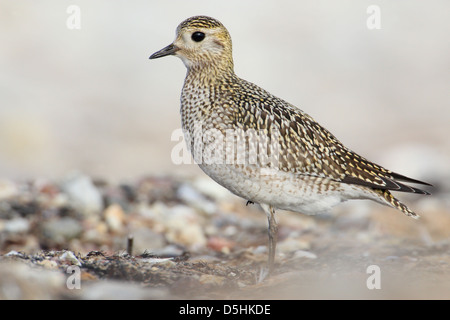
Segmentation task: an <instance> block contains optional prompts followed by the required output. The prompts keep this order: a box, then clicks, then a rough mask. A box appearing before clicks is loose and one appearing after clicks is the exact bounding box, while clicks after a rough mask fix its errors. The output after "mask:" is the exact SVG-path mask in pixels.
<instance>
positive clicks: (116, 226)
mask: <svg viewBox="0 0 450 320" xmlns="http://www.w3.org/2000/svg"><path fill="white" fill-rule="evenodd" d="M103 216H104V218H105V222H106V225H107V226H108V228H109V230H111V231H112V232H120V231H122V230H123V228H124V225H125V221H126V216H125V213H124V212H123V209H122V207H121V206H120V205H118V204H112V205H110V206H109V207H108V208H106V209H105V211H104V213H103Z"/></svg>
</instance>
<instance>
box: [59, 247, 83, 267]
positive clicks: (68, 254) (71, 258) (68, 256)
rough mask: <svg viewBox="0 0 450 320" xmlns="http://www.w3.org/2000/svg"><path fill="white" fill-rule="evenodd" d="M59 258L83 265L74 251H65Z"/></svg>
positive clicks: (76, 264)
mask: <svg viewBox="0 0 450 320" xmlns="http://www.w3.org/2000/svg"><path fill="white" fill-rule="evenodd" d="M59 260H61V261H65V262H70V264H72V265H75V266H80V267H81V262H80V261H79V260H78V259H77V257H76V256H75V254H74V253H73V252H72V251H64V253H63V254H62V255H61V256H60V257H59Z"/></svg>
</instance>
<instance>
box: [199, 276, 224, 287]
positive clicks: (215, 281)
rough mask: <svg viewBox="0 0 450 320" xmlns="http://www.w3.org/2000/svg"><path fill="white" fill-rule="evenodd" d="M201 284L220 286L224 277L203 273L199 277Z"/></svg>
mask: <svg viewBox="0 0 450 320" xmlns="http://www.w3.org/2000/svg"><path fill="white" fill-rule="evenodd" d="M199 282H200V283H201V284H210V285H215V286H220V285H222V284H223V283H224V282H225V278H224V277H221V276H215V275H212V274H203V275H201V276H200V278H199Z"/></svg>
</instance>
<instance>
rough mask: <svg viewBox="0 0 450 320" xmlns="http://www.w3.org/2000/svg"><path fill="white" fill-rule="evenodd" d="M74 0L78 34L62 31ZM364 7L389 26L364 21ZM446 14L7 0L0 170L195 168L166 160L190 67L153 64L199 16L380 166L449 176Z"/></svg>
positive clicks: (252, 70)
mask: <svg viewBox="0 0 450 320" xmlns="http://www.w3.org/2000/svg"><path fill="white" fill-rule="evenodd" d="M69 5H78V6H79V8H80V9H81V29H80V30H70V29H68V28H67V27H66V20H67V18H68V17H69V14H68V13H67V12H66V9H67V7H68V6H69ZM369 5H378V6H379V7H380V9H381V30H369V29H368V28H367V26H366V20H367V18H368V17H369V15H368V14H367V12H366V10H367V7H368V6H369ZM449 12H450V3H449V2H448V1H446V0H442V1H438V0H433V1H419V0H417V1H378V0H377V1H334V0H327V1H325V0H323V1H317V0H314V1H313V0H311V1H289V2H288V1H268V0H266V1H261V0H258V1H221V2H218V1H149V0H146V1H107V0H103V1H87V0H86V1H81V0H74V1H61V0H58V1H56V0H54V1H49V0H47V1H44V0H42V1H5V0H2V1H0V43H1V50H0V178H13V179H23V178H26V179H28V178H30V179H32V178H37V177H48V178H60V177H62V176H65V175H67V174H68V173H69V172H71V171H73V170H78V171H82V172H85V173H87V174H89V175H93V176H95V177H101V178H104V179H106V180H123V179H129V178H134V177H138V176H142V175H147V174H177V175H195V174H200V170H199V169H198V168H197V167H196V166H195V165H181V166H177V165H174V164H173V163H172V161H171V157H170V156H171V150H172V148H173V147H174V146H175V145H176V144H177V142H176V141H175V142H174V141H171V139H170V136H171V134H172V132H173V131H174V130H175V129H177V128H179V127H180V116H179V96H180V91H181V87H182V84H183V79H184V76H185V72H186V71H185V67H184V66H183V64H182V63H181V61H179V60H178V59H176V58H174V57H167V58H164V59H159V60H154V61H153V60H152V61H150V60H148V57H149V56H150V54H152V53H153V52H155V51H157V50H159V49H161V48H162V47H164V46H166V45H167V44H169V43H170V42H171V41H172V40H173V38H174V32H175V28H176V26H177V25H178V24H179V23H180V22H181V21H182V20H184V19H185V18H187V17H190V16H193V15H198V14H205V15H210V16H213V17H215V18H217V19H219V20H220V21H221V22H222V23H223V24H224V25H225V26H226V27H227V28H228V30H229V31H230V33H231V35H232V38H233V46H234V59H235V71H236V73H237V74H238V75H239V76H240V77H242V78H245V79H247V80H249V81H252V82H254V83H256V84H258V85H260V86H261V87H263V88H265V89H267V90H268V91H270V92H272V93H273V94H275V95H277V96H279V97H281V98H283V99H285V100H287V101H289V102H291V103H293V104H295V105H297V106H298V107H300V108H301V109H303V110H304V111H306V112H307V113H309V114H310V115H311V116H313V117H314V118H315V119H316V120H317V121H319V122H320V123H321V124H322V125H324V126H325V127H326V128H328V129H329V130H330V131H331V132H333V133H334V134H335V135H336V136H337V137H338V138H339V139H340V140H341V141H342V142H343V143H344V144H346V145H347V146H348V147H350V148H351V149H353V150H354V151H356V152H358V153H360V154H361V155H363V156H365V157H368V158H369V159H371V160H373V161H375V162H378V163H380V164H382V165H385V166H387V167H389V168H390V169H392V170H394V171H398V172H400V173H402V174H405V175H411V176H414V177H415V178H419V179H425V180H427V177H428V181H429V179H434V178H431V176H430V175H432V174H433V175H434V176H436V177H437V179H439V177H440V176H443V177H448V174H449V173H448V171H450V170H449V168H450V166H449V163H450V160H448V159H450V152H449V150H450V140H449V134H450V129H449V120H450V97H449V92H450V90H449V89H450V88H449V84H450V40H449V39H450V37H449V35H450V19H448V13H449ZM396 150H399V151H398V152H396ZM430 155H431V156H430ZM431 182H434V181H431Z"/></svg>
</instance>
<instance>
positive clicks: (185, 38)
mask: <svg viewBox="0 0 450 320" xmlns="http://www.w3.org/2000/svg"><path fill="white" fill-rule="evenodd" d="M165 56H176V57H178V58H180V59H181V60H182V62H183V63H184V65H185V66H186V68H187V73H186V77H185V80H184V84H183V88H182V92H181V108H180V113H181V123H182V129H183V132H184V135H185V140H186V143H187V147H188V149H189V150H190V152H191V153H192V156H193V158H194V160H195V162H196V163H197V164H198V165H199V166H200V168H201V169H202V170H203V171H204V172H205V173H206V174H207V175H208V176H209V177H211V178H212V179H213V180H214V181H216V182H217V183H218V184H220V185H222V186H223V187H225V188H226V189H228V190H230V191H231V192H232V193H233V194H235V195H237V196H239V197H241V198H244V199H246V200H247V205H248V204H250V203H258V204H259V205H260V206H261V208H262V209H263V211H264V212H265V213H266V215H267V219H268V238H269V242H268V261H267V270H268V273H269V274H270V273H272V272H273V270H274V268H275V252H276V244H277V232H278V224H277V220H276V217H275V209H277V210H278V209H280V210H289V211H293V212H299V213H303V214H307V215H314V214H318V213H323V212H328V211H329V210H330V209H331V208H332V207H334V206H335V205H337V204H339V203H341V202H344V201H347V200H352V199H368V200H373V201H375V202H378V203H380V204H383V205H387V206H389V207H392V208H395V209H398V210H399V211H401V212H403V213H404V214H405V215H407V216H409V217H412V218H418V217H419V215H418V214H417V213H415V212H414V211H412V210H411V209H410V208H408V207H407V206H406V205H405V204H403V203H402V202H400V201H399V200H398V199H397V198H395V197H394V195H393V194H392V193H391V191H402V192H409V193H416V194H423V195H429V194H430V193H429V192H428V191H425V190H422V189H419V188H416V187H412V186H409V183H412V184H421V185H426V186H431V184H429V183H427V182H423V181H420V180H416V179H412V178H409V177H407V176H404V175H401V174H398V173H395V172H393V171H391V170H388V169H386V168H384V167H382V166H381V165H378V164H376V163H374V162H371V161H369V160H367V159H366V158H364V157H362V156H360V155H359V154H357V153H355V152H353V151H352V150H350V149H349V148H347V147H346V146H345V145H344V144H342V143H341V142H340V141H339V140H338V139H337V138H336V137H335V136H334V135H333V134H332V133H331V132H330V131H328V130H327V129H325V128H324V127H323V126H321V125H320V124H319V123H318V122H316V121H315V120H314V119H313V118H312V117H311V116H309V115H308V114H307V113H305V112H304V111H303V110H301V109H300V108H298V107H296V106H294V105H293V104H291V103H288V102H286V101H285V100H283V99H281V98H278V97H276V96H274V95H272V94H271V93H269V92H268V91H266V90H264V89H262V88H261V87H259V86H257V85H255V84H253V83H252V82H249V81H246V80H244V79H242V78H239V77H238V76H237V75H236V74H235V72H234V63H233V55H232V41H231V36H230V33H229V32H228V30H227V29H226V28H225V26H224V25H223V24H222V23H221V22H220V21H218V20H217V19H215V18H212V17H208V16H203V15H199V16H193V17H190V18H188V19H186V20H184V21H183V22H181V23H180V24H179V25H178V27H177V29H176V36H175V40H174V41H173V42H172V43H171V44H169V45H168V46H166V47H164V48H163V49H161V50H159V51H157V52H155V53H154V54H152V55H151V56H150V59H157V58H161V57H165Z"/></svg>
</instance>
